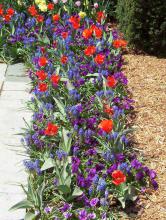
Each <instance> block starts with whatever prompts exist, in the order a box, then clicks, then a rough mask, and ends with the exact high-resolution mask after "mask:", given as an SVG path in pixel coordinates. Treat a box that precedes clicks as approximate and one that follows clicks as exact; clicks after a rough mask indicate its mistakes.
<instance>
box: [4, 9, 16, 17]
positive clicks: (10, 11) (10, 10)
mask: <svg viewBox="0 0 166 220" xmlns="http://www.w3.org/2000/svg"><path fill="white" fill-rule="evenodd" d="M6 12H7V14H8V15H10V16H13V15H14V12H15V11H14V9H13V8H8V9H7V11H6Z"/></svg>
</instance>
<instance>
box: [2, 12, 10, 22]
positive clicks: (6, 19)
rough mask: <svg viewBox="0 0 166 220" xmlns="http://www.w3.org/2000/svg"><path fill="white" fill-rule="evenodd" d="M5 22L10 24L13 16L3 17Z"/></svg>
mask: <svg viewBox="0 0 166 220" xmlns="http://www.w3.org/2000/svg"><path fill="white" fill-rule="evenodd" d="M3 19H4V21H6V22H9V21H10V20H11V16H10V15H8V14H7V15H4V16H3Z"/></svg>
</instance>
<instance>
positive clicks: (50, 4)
mask: <svg viewBox="0 0 166 220" xmlns="http://www.w3.org/2000/svg"><path fill="white" fill-rule="evenodd" d="M47 8H48V10H50V11H51V10H53V9H54V4H53V3H49V4H48V5H47Z"/></svg>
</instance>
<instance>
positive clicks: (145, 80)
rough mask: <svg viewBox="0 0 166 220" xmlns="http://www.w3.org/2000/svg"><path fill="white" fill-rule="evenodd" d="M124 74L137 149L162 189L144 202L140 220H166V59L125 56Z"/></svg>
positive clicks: (138, 217) (139, 216) (139, 214)
mask: <svg viewBox="0 0 166 220" xmlns="http://www.w3.org/2000/svg"><path fill="white" fill-rule="evenodd" d="M124 58H125V61H126V65H125V68H124V72H125V74H126V76H127V77H128V80H129V88H130V90H131V92H132V94H133V99H134V100H135V110H136V119H135V122H134V124H135V125H136V131H135V139H136V142H137V145H136V147H137V148H138V150H139V151H140V153H141V154H143V156H144V158H145V159H146V161H145V163H146V165H148V166H149V167H150V168H151V169H154V170H156V171H157V175H158V178H157V181H158V183H159V190H158V191H156V192H154V193H152V194H151V195H149V199H147V200H144V199H143V201H141V203H142V204H141V206H142V210H141V211H140V212H139V213H138V215H137V217H134V218H132V219H138V220H149V219H152V220H166V59H158V58H156V57H152V56H147V55H131V54H129V55H125V56H124Z"/></svg>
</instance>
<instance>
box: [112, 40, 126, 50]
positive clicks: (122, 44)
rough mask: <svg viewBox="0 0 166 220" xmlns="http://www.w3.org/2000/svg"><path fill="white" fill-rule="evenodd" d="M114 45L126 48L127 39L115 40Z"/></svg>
mask: <svg viewBox="0 0 166 220" xmlns="http://www.w3.org/2000/svg"><path fill="white" fill-rule="evenodd" d="M113 46H114V47H115V48H120V47H122V48H125V47H126V46H127V41H125V40H122V39H117V40H114V41H113Z"/></svg>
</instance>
